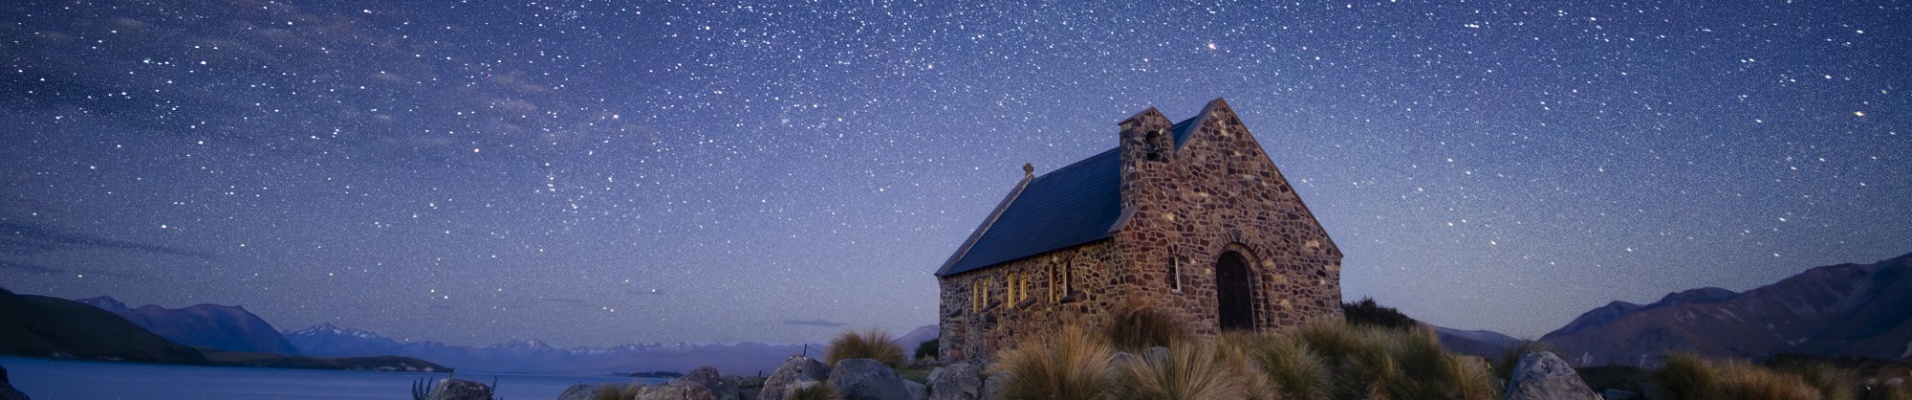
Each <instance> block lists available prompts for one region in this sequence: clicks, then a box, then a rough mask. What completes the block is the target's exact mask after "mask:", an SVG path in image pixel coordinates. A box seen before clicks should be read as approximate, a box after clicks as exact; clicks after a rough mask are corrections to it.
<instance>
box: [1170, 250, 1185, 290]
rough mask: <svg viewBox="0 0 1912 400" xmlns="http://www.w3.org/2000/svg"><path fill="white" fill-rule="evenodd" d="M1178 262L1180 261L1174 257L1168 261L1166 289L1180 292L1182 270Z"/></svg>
mask: <svg viewBox="0 0 1912 400" xmlns="http://www.w3.org/2000/svg"><path fill="white" fill-rule="evenodd" d="M1179 261H1181V259H1179V258H1174V257H1171V258H1169V259H1168V289H1169V290H1174V291H1178V292H1179V291H1181V290H1182V269H1181V268H1180V265H1178V264H1180V263H1179Z"/></svg>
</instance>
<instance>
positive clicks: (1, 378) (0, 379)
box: [0, 366, 30, 400]
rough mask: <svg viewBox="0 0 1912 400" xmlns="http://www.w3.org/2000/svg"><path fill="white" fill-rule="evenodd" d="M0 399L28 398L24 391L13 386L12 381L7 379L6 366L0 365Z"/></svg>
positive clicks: (16, 399) (19, 399) (15, 399)
mask: <svg viewBox="0 0 1912 400" xmlns="http://www.w3.org/2000/svg"><path fill="white" fill-rule="evenodd" d="M0 400H30V399H28V398H27V394H26V393H21V392H20V389H14V388H13V382H12V381H8V380H7V367H4V366H0Z"/></svg>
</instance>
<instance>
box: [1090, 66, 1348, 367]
mask: <svg viewBox="0 0 1912 400" xmlns="http://www.w3.org/2000/svg"><path fill="white" fill-rule="evenodd" d="M1202 112H1203V114H1202V115H1201V118H1199V119H1197V120H1196V121H1194V122H1193V124H1195V126H1194V127H1192V128H1191V129H1194V130H1195V131H1194V132H1193V133H1191V134H1190V137H1189V138H1188V139H1187V140H1186V141H1185V142H1184V143H1183V145H1182V146H1181V147H1180V148H1176V147H1174V146H1173V144H1172V143H1169V145H1168V146H1166V147H1164V146H1163V145H1161V144H1156V145H1155V146H1149V145H1148V144H1149V143H1148V140H1149V138H1150V137H1156V138H1163V139H1162V140H1169V141H1172V140H1173V139H1172V137H1171V136H1172V129H1173V128H1172V124H1171V123H1170V122H1169V120H1168V119H1167V118H1165V117H1163V116H1162V115H1161V114H1160V113H1158V112H1156V111H1155V110H1154V109H1149V110H1147V111H1143V112H1142V113H1139V114H1136V115H1135V116H1134V117H1131V118H1130V119H1129V120H1126V121H1123V122H1122V125H1121V126H1122V134H1121V135H1122V138H1123V140H1122V143H1123V145H1124V148H1123V149H1122V165H1123V169H1122V171H1123V174H1122V188H1123V198H1122V204H1123V206H1124V207H1125V208H1130V209H1133V210H1134V214H1132V215H1131V216H1130V218H1129V220H1128V222H1127V225H1125V226H1124V227H1123V228H1122V229H1121V231H1119V232H1117V233H1116V237H1115V240H1116V242H1117V243H1119V244H1120V247H1121V248H1122V249H1124V250H1125V251H1126V252H1127V255H1128V259H1129V260H1131V264H1130V265H1129V266H1128V267H1129V274H1128V276H1127V281H1128V282H1131V283H1133V284H1134V290H1135V293H1134V295H1136V296H1141V297H1146V298H1148V299H1149V300H1150V302H1151V304H1154V305H1155V306H1156V307H1158V308H1161V309H1169V310H1182V312H1183V314H1184V315H1186V316H1188V317H1190V319H1191V321H1190V322H1191V325H1192V326H1193V328H1194V329H1195V330H1196V332H1197V333H1201V334H1215V333H1218V332H1220V323H1219V319H1218V318H1217V311H1218V308H1219V301H1218V298H1217V293H1216V290H1217V289H1216V288H1217V286H1216V282H1215V265H1216V262H1217V261H1218V260H1219V259H1220V258H1221V257H1222V255H1223V254H1224V253H1226V252H1230V251H1233V252H1236V253H1238V254H1240V255H1241V256H1243V258H1245V259H1246V260H1247V261H1248V262H1249V265H1250V266H1251V270H1252V271H1253V274H1252V275H1251V283H1252V284H1253V285H1254V287H1256V288H1257V290H1256V291H1255V296H1254V301H1253V309H1254V311H1255V312H1254V326H1255V327H1256V328H1257V329H1280V328H1285V327H1291V326H1295V325H1297V324H1299V323H1301V322H1302V321H1305V320H1307V319H1311V318H1314V317H1317V316H1324V315H1331V316H1339V315H1340V309H1341V308H1340V307H1341V285H1340V282H1341V252H1340V250H1339V249H1337V248H1336V247H1335V245H1334V242H1333V241H1332V240H1330V239H1329V238H1328V235H1327V232H1326V231H1325V230H1323V229H1322V228H1321V226H1320V225H1319V224H1318V223H1316V221H1315V219H1314V215H1313V213H1312V212H1310V211H1309V210H1308V208H1307V206H1306V205H1303V204H1302V202H1301V198H1300V196H1298V195H1296V194H1295V192H1294V188H1293V187H1292V186H1290V185H1289V184H1288V182H1287V180H1286V179H1285V178H1284V177H1282V175H1281V172H1280V170H1279V169H1277V168H1276V167H1275V164H1274V162H1273V161H1271V160H1270V159H1269V158H1268V156H1267V154H1266V153H1264V152H1263V151H1262V148H1261V145H1260V143H1259V142H1257V141H1256V140H1255V137H1254V136H1253V135H1252V134H1250V133H1249V132H1248V129H1247V128H1246V127H1243V126H1242V124H1241V120H1240V118H1238V117H1237V116H1236V115H1235V113H1234V111H1233V110H1232V109H1230V108H1229V107H1228V104H1227V103H1226V102H1223V101H1221V100H1219V99H1217V100H1215V101H1214V102H1211V103H1209V105H1208V107H1205V109H1204V110H1203V111H1202ZM1150 132H1158V133H1157V134H1155V135H1150V134H1149V133H1150ZM1151 151H1153V152H1156V153H1157V154H1155V155H1153V156H1151V155H1149V154H1148V153H1149V152H1151ZM1171 262H1172V263H1175V265H1176V269H1177V270H1178V272H1179V273H1180V275H1181V276H1180V279H1181V287H1180V289H1179V290H1177V289H1172V288H1171V285H1172V283H1171V282H1172V280H1173V279H1175V277H1173V276H1170V275H1169V265H1170V263H1171Z"/></svg>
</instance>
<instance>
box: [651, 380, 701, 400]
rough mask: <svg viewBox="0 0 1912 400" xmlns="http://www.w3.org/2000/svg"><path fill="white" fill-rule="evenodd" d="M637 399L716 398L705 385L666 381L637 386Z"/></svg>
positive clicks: (697, 399) (687, 399)
mask: <svg viewBox="0 0 1912 400" xmlns="http://www.w3.org/2000/svg"><path fill="white" fill-rule="evenodd" d="M635 399H636V400H716V397H712V396H711V395H710V389H705V388H704V386H703V385H698V384H694V383H688V382H677V381H673V382H671V383H666V384H662V385H642V386H638V387H637V397H635Z"/></svg>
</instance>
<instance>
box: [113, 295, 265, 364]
mask: <svg viewBox="0 0 1912 400" xmlns="http://www.w3.org/2000/svg"><path fill="white" fill-rule="evenodd" d="M80 302H82V303H86V304H90V305H93V306H94V307H99V309H101V310H106V311H107V312H111V313H113V314H117V315H119V316H120V317H121V318H126V320H127V321H131V322H132V323H133V324H135V325H139V326H140V327H142V328H146V330H147V331H151V332H153V333H154V334H158V335H159V336H160V337H164V338H166V339H168V340H172V341H173V342H174V343H179V344H183V345H187V346H193V347H205V348H212V349H219V350H225V351H232V352H248V353H278V354H299V349H298V348H295V347H292V343H291V342H287V341H286V340H285V337H284V336H281V335H279V330H278V329H277V328H273V327H272V324H270V323H266V320H265V319H262V318H259V316H258V315H253V314H252V312H249V311H246V309H245V308H241V307H239V306H222V305H215V304H200V305H196V306H192V307H186V308H179V309H172V308H165V307H160V306H157V305H148V306H145V307H140V308H136V309H135V308H127V307H126V304H125V303H121V302H120V301H119V300H116V299H113V298H112V297H106V296H100V297H94V298H90V299H85V300H80Z"/></svg>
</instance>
